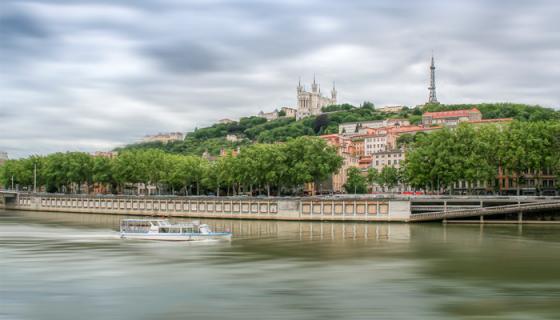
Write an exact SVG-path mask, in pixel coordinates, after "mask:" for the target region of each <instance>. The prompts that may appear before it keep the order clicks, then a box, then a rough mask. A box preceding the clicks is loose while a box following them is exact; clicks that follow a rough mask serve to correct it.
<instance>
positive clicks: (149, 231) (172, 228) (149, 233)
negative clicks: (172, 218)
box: [120, 219, 231, 241]
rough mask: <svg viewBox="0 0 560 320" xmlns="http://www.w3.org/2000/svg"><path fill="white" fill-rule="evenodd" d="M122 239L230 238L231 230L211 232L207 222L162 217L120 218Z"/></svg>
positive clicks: (179, 239)
mask: <svg viewBox="0 0 560 320" xmlns="http://www.w3.org/2000/svg"><path fill="white" fill-rule="evenodd" d="M120 231H121V238H122V239H142V240H166V241H197V240H231V232H213V231H212V230H211V229H210V227H209V226H208V225H207V224H200V223H198V222H190V223H174V224H172V223H170V222H169V220H164V219H124V220H121V228H120Z"/></svg>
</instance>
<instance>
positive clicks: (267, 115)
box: [257, 110, 278, 121]
mask: <svg viewBox="0 0 560 320" xmlns="http://www.w3.org/2000/svg"><path fill="white" fill-rule="evenodd" d="M257 117H260V118H265V119H266V120H267V121H271V120H276V119H278V110H274V111H272V112H263V111H262V110H261V112H259V114H257Z"/></svg>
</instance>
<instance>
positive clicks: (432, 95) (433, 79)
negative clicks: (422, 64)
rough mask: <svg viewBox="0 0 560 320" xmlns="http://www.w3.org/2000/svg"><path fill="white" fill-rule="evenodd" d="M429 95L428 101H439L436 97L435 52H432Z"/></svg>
mask: <svg viewBox="0 0 560 320" xmlns="http://www.w3.org/2000/svg"><path fill="white" fill-rule="evenodd" d="M428 90H429V93H430V95H429V97H428V103H439V102H438V101H437V98H436V65H435V62H434V54H433V53H432V64H431V65H430V86H429V87H428Z"/></svg>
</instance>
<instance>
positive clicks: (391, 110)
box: [376, 106, 404, 113]
mask: <svg viewBox="0 0 560 320" xmlns="http://www.w3.org/2000/svg"><path fill="white" fill-rule="evenodd" d="M403 108H404V107H403V106H385V107H382V108H379V109H376V110H378V111H380V112H383V113H399V112H401V111H402V109H403Z"/></svg>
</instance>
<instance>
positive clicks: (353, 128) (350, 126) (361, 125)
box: [338, 119, 410, 135]
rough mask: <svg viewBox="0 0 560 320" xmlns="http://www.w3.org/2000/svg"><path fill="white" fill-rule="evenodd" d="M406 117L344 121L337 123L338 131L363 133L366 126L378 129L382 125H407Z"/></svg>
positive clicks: (349, 133)
mask: <svg viewBox="0 0 560 320" xmlns="http://www.w3.org/2000/svg"><path fill="white" fill-rule="evenodd" d="M409 125H410V121H408V120H406V119H385V120H374V121H363V122H345V123H341V124H339V125H338V133H339V134H344V135H355V134H364V133H365V130H366V129H367V128H371V129H378V128H383V127H397V126H409Z"/></svg>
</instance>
